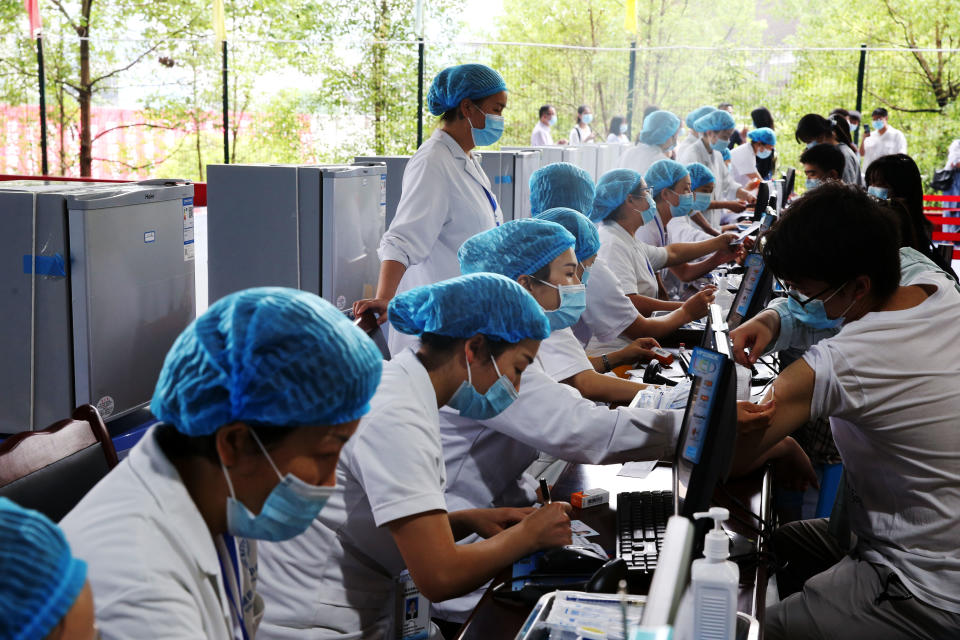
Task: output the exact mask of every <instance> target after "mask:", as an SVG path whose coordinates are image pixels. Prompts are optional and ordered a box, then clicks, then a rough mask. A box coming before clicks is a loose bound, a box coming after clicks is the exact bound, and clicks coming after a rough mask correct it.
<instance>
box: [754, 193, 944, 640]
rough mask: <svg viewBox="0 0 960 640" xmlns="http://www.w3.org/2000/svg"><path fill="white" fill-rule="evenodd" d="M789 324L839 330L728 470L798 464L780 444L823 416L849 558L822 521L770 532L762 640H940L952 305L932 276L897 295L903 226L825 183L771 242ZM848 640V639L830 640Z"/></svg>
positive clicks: (808, 360)
mask: <svg viewBox="0 0 960 640" xmlns="http://www.w3.org/2000/svg"><path fill="white" fill-rule="evenodd" d="M765 239H766V242H765V245H764V248H763V256H764V260H765V262H766V265H767V266H768V267H769V268H770V270H771V271H772V272H773V273H774V274H775V275H776V276H777V277H778V278H779V279H780V280H781V281H782V282H783V283H784V284H785V285H786V286H788V287H789V289H788V292H789V296H790V299H789V300H788V304H789V305H790V306H791V307H793V311H792V313H793V315H794V316H797V317H799V316H803V317H804V318H805V320H804V322H806V323H807V324H810V325H811V326H818V327H821V328H825V327H828V326H834V327H835V326H837V325H838V324H841V323H842V327H843V328H842V329H841V330H840V332H839V333H838V334H837V335H836V336H834V337H831V338H828V339H825V340H822V341H821V342H819V343H817V344H816V345H814V346H813V347H811V348H810V350H809V351H807V353H806V354H805V355H804V356H803V358H802V359H801V360H798V361H796V362H794V363H793V364H792V365H790V366H789V367H787V368H786V369H785V370H784V371H783V372H782V373H781V374H780V376H779V377H778V378H777V380H776V381H775V382H774V385H773V390H772V395H773V398H774V399H775V403H776V404H775V406H776V409H775V414H774V418H773V420H772V421H771V424H770V426H769V428H767V429H765V430H762V431H752V432H741V433H740V435H739V436H738V443H737V458H736V461H735V469H736V471H743V470H746V469H748V468H750V467H752V466H756V465H757V464H758V463H760V462H761V461H763V460H765V459H768V458H771V457H775V456H780V455H784V454H788V455H790V456H791V457H792V459H793V460H798V461H800V462H801V464H802V463H803V460H804V459H803V457H802V456H800V457H798V456H797V454H796V453H795V448H796V443H794V442H793V441H792V439H791V438H789V437H788V436H789V434H790V433H792V432H793V431H794V430H795V429H797V428H798V427H799V426H800V425H802V424H803V423H805V422H807V421H808V420H810V419H813V418H817V417H829V418H830V423H831V427H832V430H833V435H834V438H835V440H836V444H837V447H838V449H839V450H840V453H841V455H842V456H843V461H844V469H845V478H846V486H847V491H846V492H845V494H844V502H845V503H846V506H847V508H848V509H849V517H850V530H851V532H852V533H853V534H855V543H854V545H853V548H852V549H851V550H850V551H849V552H845V551H844V549H843V548H842V546H841V545H840V544H839V541H838V538H835V537H834V536H832V535H831V533H832V530H828V527H827V521H826V520H825V519H820V520H805V521H801V522H797V523H791V524H789V525H787V526H785V527H783V528H781V529H779V530H778V531H777V532H776V533H775V543H776V549H777V554H778V557H779V559H780V560H781V561H786V563H787V565H786V567H785V569H784V571H782V572H780V573H778V586H779V587H780V590H781V595H784V593H785V592H786V593H787V594H789V593H790V591H791V589H796V588H799V587H800V586H801V585H802V591H799V592H796V593H793V594H792V595H788V597H786V599H784V600H782V601H781V602H780V603H778V604H776V605H774V606H773V607H771V608H769V609H768V610H767V612H766V626H765V634H766V637H767V638H771V639H774V640H776V639H779V638H791V639H797V638H823V637H839V636H842V637H844V638H851V639H864V640H874V639H876V638H885V639H886V638H947V637H954V636H956V631H957V629H960V591H958V590H957V584H960V549H958V545H957V544H956V532H957V531H958V530H960V455H958V452H960V430H958V429H957V428H956V420H957V416H958V415H960V395H958V394H957V393H956V385H955V380H956V376H957V375H958V374H960V346H958V345H960V326H957V323H944V322H943V318H950V317H956V316H957V315H958V314H960V293H958V292H957V290H956V289H955V288H954V286H953V283H952V282H951V281H950V280H948V279H947V278H946V277H944V276H943V275H942V274H939V273H936V272H932V271H931V272H930V273H929V274H922V275H921V276H919V277H916V278H913V279H912V280H910V281H909V282H910V284H909V285H908V286H901V284H900V259H899V253H898V250H899V237H898V232H897V222H896V220H895V219H894V218H892V217H891V214H890V212H889V211H887V210H886V209H885V208H883V207H882V206H881V205H879V204H877V203H876V202H875V201H874V200H872V199H871V198H870V197H868V196H867V195H865V194H864V193H863V192H861V191H859V190H856V189H852V188H850V187H847V186H844V185H841V184H835V183H828V184H824V185H823V186H821V187H820V188H818V189H815V190H813V191H812V192H810V193H809V194H806V195H804V196H803V197H802V198H800V199H799V200H798V201H796V202H795V203H794V204H793V205H791V207H790V209H789V211H788V212H787V213H785V214H784V215H783V217H782V218H781V219H780V221H778V222H777V224H776V225H774V227H773V228H772V229H771V231H769V232H768V233H767V235H766V236H765ZM841 629H842V631H840V630H841Z"/></svg>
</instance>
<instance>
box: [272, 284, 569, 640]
mask: <svg viewBox="0 0 960 640" xmlns="http://www.w3.org/2000/svg"><path fill="white" fill-rule="evenodd" d="M389 315H390V321H391V323H392V324H393V326H394V327H395V328H396V329H397V330H399V331H404V332H406V333H408V334H410V335H417V336H420V344H419V347H418V349H417V350H416V351H414V350H413V349H409V350H406V351H404V352H402V353H400V354H398V355H397V356H396V357H395V358H394V359H393V360H391V361H390V362H388V363H386V364H385V365H384V371H383V378H382V379H381V382H380V386H379V387H378V388H377V393H376V394H375V395H374V397H373V400H372V401H371V410H370V413H369V414H367V415H366V416H365V417H364V419H363V420H362V421H361V423H360V427H359V429H358V430H357V433H356V435H355V436H354V437H353V439H352V440H351V441H350V442H349V443H348V444H347V446H346V447H344V449H343V453H342V454H341V456H340V464H339V466H338V469H337V484H338V486H342V487H343V493H342V494H338V495H337V496H335V497H334V498H333V499H332V500H331V501H330V504H329V505H328V506H327V508H326V509H325V510H324V512H323V513H322V514H321V515H320V518H318V519H317V520H316V521H315V522H314V523H313V524H312V525H311V527H310V529H309V530H308V531H307V533H306V534H304V535H302V536H298V537H297V538H294V539H293V540H290V541H288V542H283V543H277V544H264V545H261V546H260V563H261V571H260V577H261V592H262V593H263V596H264V599H265V601H266V611H267V613H266V617H265V620H264V624H263V625H262V628H261V631H262V632H263V633H265V634H266V635H267V636H268V637H270V638H359V637H363V638H398V637H400V635H401V633H400V632H401V631H403V632H404V634H403V635H407V636H413V635H415V633H416V631H417V629H414V628H413V626H414V625H418V624H419V627H420V628H421V629H422V630H423V631H426V632H427V633H429V634H430V637H434V636H436V634H437V632H436V630H435V629H432V628H431V627H432V625H431V624H430V623H429V615H428V612H429V609H430V607H429V603H428V602H427V601H426V600H429V601H433V602H439V601H441V600H446V599H448V598H451V597H455V596H460V595H463V594H465V593H468V592H470V591H472V590H474V589H476V588H477V587H479V586H480V585H482V584H483V583H485V582H486V581H487V580H489V579H491V578H492V577H493V576H494V575H495V574H496V573H498V572H499V571H500V570H502V569H503V568H504V567H506V566H509V565H510V563H512V562H513V561H515V560H517V559H518V558H520V557H522V556H524V555H527V554H529V553H532V552H533V551H536V550H538V549H541V548H544V547H551V546H559V545H562V544H568V543H569V541H570V522H569V517H568V516H567V512H568V511H569V509H570V505H569V504H566V503H562V502H555V503H553V504H550V505H546V506H545V507H544V508H542V509H539V510H533V509H470V510H465V511H448V508H447V504H446V501H445V500H444V496H443V492H444V488H445V486H444V485H445V470H444V464H443V451H442V447H441V440H440V427H439V424H438V418H439V414H438V407H440V406H443V405H448V406H450V407H452V408H454V409H456V410H457V411H460V412H461V414H463V415H471V416H475V417H490V416H492V415H494V414H496V413H499V412H500V411H502V410H503V409H505V408H506V407H507V406H509V405H510V404H511V403H512V402H513V400H514V399H515V398H516V395H517V392H516V388H517V387H518V386H519V385H520V376H521V374H522V372H523V371H524V370H525V369H526V368H527V366H528V365H529V364H530V362H532V360H533V358H534V357H535V356H536V354H537V349H538V347H539V346H540V340H542V339H543V338H545V337H547V335H549V333H550V328H549V324H548V322H547V319H546V317H545V316H544V314H543V312H542V311H541V309H540V307H539V305H538V304H537V302H536V301H535V300H534V299H533V298H532V297H531V296H530V294H529V293H527V292H526V291H525V290H524V289H523V287H521V286H520V285H519V284H517V283H516V282H513V281H511V280H510V279H508V278H505V277H503V276H498V275H494V274H488V273H484V274H474V275H469V276H460V277H458V278H453V279H451V280H444V281H442V282H439V283H437V284H434V285H427V286H424V287H417V288H416V289H412V290H410V291H407V292H405V293H401V294H398V295H397V296H396V297H395V298H394V299H393V300H392V301H391V303H390V307H389ZM472 533H476V534H479V535H480V536H481V537H482V538H486V539H485V540H480V541H477V542H473V543H470V544H456V541H457V540H459V539H462V538H464V537H465V536H467V535H469V534H472ZM404 568H406V570H407V571H408V572H409V576H407V575H403V576H401V572H402V571H403V570H404ZM417 592H418V593H419V595H421V596H423V598H424V599H425V600H423V601H419V604H418V606H417V607H416V609H417V611H418V612H422V620H421V621H420V622H419V623H418V622H417V621H409V620H404V619H403V618H400V619H397V618H396V616H395V611H396V610H397V605H398V604H405V603H406V602H407V601H408V600H410V599H411V598H418V595H417ZM398 598H399V599H402V602H401V603H398V602H397V599H398ZM436 637H439V636H436Z"/></svg>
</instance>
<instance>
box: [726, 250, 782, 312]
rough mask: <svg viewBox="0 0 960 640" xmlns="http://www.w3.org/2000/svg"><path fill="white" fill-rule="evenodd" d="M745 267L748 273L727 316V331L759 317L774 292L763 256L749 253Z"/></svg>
mask: <svg viewBox="0 0 960 640" xmlns="http://www.w3.org/2000/svg"><path fill="white" fill-rule="evenodd" d="M743 265H744V267H746V271H744V273H743V279H741V280H740V288H739V289H737V295H735V296H734V298H733V304H732V305H731V306H730V313H728V314H727V329H736V328H737V327H739V326H740V325H741V324H743V323H744V322H746V321H747V320H749V319H750V318H752V317H753V316H755V315H757V313H759V312H760V310H761V309H763V308H764V307H765V306H766V304H767V302H768V301H769V298H770V294H771V292H772V284H771V275H770V272H769V270H768V269H767V268H766V267H765V266H764V263H763V256H761V255H760V254H759V253H749V254H747V257H746V258H745V259H744V261H743Z"/></svg>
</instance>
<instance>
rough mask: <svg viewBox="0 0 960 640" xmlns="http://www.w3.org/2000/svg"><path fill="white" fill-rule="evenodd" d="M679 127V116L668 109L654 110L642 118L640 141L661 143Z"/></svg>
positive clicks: (654, 143) (653, 143)
mask: <svg viewBox="0 0 960 640" xmlns="http://www.w3.org/2000/svg"><path fill="white" fill-rule="evenodd" d="M679 129H680V118H678V117H677V116H675V115H673V114H672V113H670V112H669V111H654V112H653V113H651V114H650V115H648V116H647V117H646V118H644V119H643V130H642V131H640V142H643V143H646V144H652V145H661V144H663V143H664V142H666V141H667V140H669V139H670V137H671V136H672V135H673V134H675V133H676V132H677V131H678V130H679Z"/></svg>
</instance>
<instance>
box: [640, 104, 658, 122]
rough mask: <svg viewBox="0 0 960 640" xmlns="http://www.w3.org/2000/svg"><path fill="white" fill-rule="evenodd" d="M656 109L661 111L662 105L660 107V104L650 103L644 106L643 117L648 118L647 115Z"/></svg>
mask: <svg viewBox="0 0 960 640" xmlns="http://www.w3.org/2000/svg"><path fill="white" fill-rule="evenodd" d="M654 111H660V107H658V106H657V105H655V104H648V105H647V106H646V107H644V108H643V117H644V119H646V117H647V116H648V115H650V114H651V113H653V112H654Z"/></svg>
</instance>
